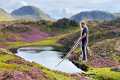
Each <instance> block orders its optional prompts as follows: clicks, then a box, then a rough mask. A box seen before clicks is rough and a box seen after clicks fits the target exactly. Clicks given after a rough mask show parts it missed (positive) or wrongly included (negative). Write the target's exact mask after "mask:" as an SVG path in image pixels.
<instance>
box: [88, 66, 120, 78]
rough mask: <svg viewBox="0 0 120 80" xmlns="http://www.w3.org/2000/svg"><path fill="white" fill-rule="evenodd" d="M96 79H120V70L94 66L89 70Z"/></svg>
mask: <svg viewBox="0 0 120 80" xmlns="http://www.w3.org/2000/svg"><path fill="white" fill-rule="evenodd" d="M87 73H88V74H92V75H90V76H91V77H92V78H94V79H95V80H120V72H114V71H111V69H110V68H92V69H90V70H89V71H88V72H87Z"/></svg>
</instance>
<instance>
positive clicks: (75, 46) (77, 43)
mask: <svg viewBox="0 0 120 80" xmlns="http://www.w3.org/2000/svg"><path fill="white" fill-rule="evenodd" d="M80 40H81V37H80V38H79V39H78V40H77V42H76V43H75V45H73V47H72V49H71V50H70V51H69V52H68V53H67V55H66V56H65V57H64V58H63V59H62V60H61V61H60V62H59V63H58V64H57V65H56V67H57V66H59V65H60V64H61V63H62V62H63V61H64V60H65V59H66V58H67V57H68V56H69V55H70V54H71V53H72V52H73V51H74V50H75V49H76V48H77V46H78V45H79V43H80Z"/></svg>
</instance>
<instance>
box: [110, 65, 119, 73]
mask: <svg viewBox="0 0 120 80" xmlns="http://www.w3.org/2000/svg"><path fill="white" fill-rule="evenodd" d="M111 70H112V71H115V72H120V66H118V67H114V68H112V69H111Z"/></svg>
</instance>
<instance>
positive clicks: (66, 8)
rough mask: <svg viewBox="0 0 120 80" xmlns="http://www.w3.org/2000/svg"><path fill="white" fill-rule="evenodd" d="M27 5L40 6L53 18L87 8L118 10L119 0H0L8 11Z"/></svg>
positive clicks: (119, 9) (87, 9)
mask: <svg viewBox="0 0 120 80" xmlns="http://www.w3.org/2000/svg"><path fill="white" fill-rule="evenodd" d="M28 5H31V6H36V7H38V8H40V9H41V10H42V11H44V12H45V13H47V14H48V15H50V16H51V17H53V18H55V19H59V18H62V17H71V16H72V15H74V14H77V13H79V12H81V11H89V10H103V11H108V12H120V0H0V8H3V9H5V10H6V11H8V12H11V11H13V10H14V9H17V8H20V7H22V6H28Z"/></svg>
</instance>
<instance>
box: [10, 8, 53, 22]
mask: <svg viewBox="0 0 120 80" xmlns="http://www.w3.org/2000/svg"><path fill="white" fill-rule="evenodd" d="M11 15H12V16H14V17H15V18H16V19H21V20H33V21H38V20H52V19H51V18H50V17H49V16H48V15H47V14H46V13H44V12H43V11H42V10H40V9H39V8H37V7H34V6H23V7H21V8H18V9H16V10H14V11H13V12H12V13H11Z"/></svg>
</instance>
